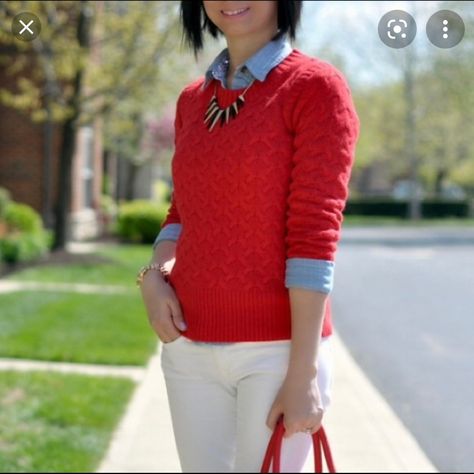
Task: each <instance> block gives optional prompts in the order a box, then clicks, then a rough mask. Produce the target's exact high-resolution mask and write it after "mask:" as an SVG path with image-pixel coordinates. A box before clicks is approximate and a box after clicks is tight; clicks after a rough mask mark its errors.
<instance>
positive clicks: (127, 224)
mask: <svg viewBox="0 0 474 474" xmlns="http://www.w3.org/2000/svg"><path fill="white" fill-rule="evenodd" d="M166 212H167V205H158V204H157V203H155V202H152V201H145V200H136V201H131V202H127V203H124V204H122V205H121V206H120V208H119V213H118V222H117V232H118V234H119V235H120V237H122V238H123V239H125V240H128V241H132V242H141V243H153V242H154V241H155V238H156V236H157V235H158V233H159V231H160V228H161V223H162V222H163V221H164V219H165V217H166Z"/></svg>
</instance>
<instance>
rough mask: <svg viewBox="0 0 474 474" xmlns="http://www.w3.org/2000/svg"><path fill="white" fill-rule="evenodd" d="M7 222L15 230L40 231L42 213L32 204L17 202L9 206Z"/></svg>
mask: <svg viewBox="0 0 474 474" xmlns="http://www.w3.org/2000/svg"><path fill="white" fill-rule="evenodd" d="M5 222H6V223H7V225H8V227H9V229H10V230H11V231H13V232H38V231H40V230H41V229H42V222H41V217H40V215H39V214H38V213H37V212H36V211H35V210H34V209H33V208H32V207H31V206H28V205H27V204H20V203H17V202H12V203H10V204H9V205H8V206H7V209H6V211H5Z"/></svg>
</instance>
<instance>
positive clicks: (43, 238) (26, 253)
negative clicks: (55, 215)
mask: <svg viewBox="0 0 474 474" xmlns="http://www.w3.org/2000/svg"><path fill="white" fill-rule="evenodd" d="M3 221H4V223H5V224H6V227H7V233H6V235H4V236H2V237H1V238H0V255H1V259H2V260H3V261H5V262H7V263H16V262H28V261H31V260H35V259H37V258H39V257H41V256H43V255H44V254H46V253H47V252H48V250H49V249H50V248H51V244H52V234H51V232H49V231H46V230H45V229H44V228H43V223H42V221H41V217H40V215H39V214H38V213H37V212H36V211H35V210H34V209H33V208H32V207H30V206H28V205H26V204H20V203H16V202H10V203H9V204H8V205H7V206H6V209H5V212H4V217H3Z"/></svg>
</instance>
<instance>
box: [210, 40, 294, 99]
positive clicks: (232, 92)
mask: <svg viewBox="0 0 474 474" xmlns="http://www.w3.org/2000/svg"><path fill="white" fill-rule="evenodd" d="M300 54H301V53H300V51H299V50H298V49H297V48H293V50H292V51H291V53H290V54H289V55H288V56H286V57H285V58H284V59H283V60H282V61H281V62H280V63H278V64H277V65H276V66H275V67H274V68H273V69H272V70H271V71H270V72H269V73H268V75H267V76H266V78H265V80H263V81H260V80H258V79H257V78H255V79H254V81H253V83H252V84H251V85H250V87H249V85H248V84H247V85H246V86H245V87H239V88H238V89H228V88H226V87H224V86H223V85H222V83H221V81H220V80H218V79H215V78H214V79H213V80H212V82H214V84H210V87H208V89H210V90H211V91H212V92H211V96H210V97H212V96H213V95H214V93H215V94H216V97H217V102H218V104H219V106H220V107H227V106H228V105H230V104H231V103H232V102H233V101H234V100H236V99H237V97H239V95H241V94H243V93H244V91H245V89H247V88H248V90H247V91H246V92H245V95H244V99H246V98H247V96H248V95H249V94H252V95H253V92H252V93H251V91H252V90H253V89H259V88H260V87H261V86H263V85H264V84H266V83H267V82H268V81H269V79H270V78H271V77H273V75H272V73H273V72H275V70H281V71H282V72H283V71H285V70H286V69H287V68H290V67H291V63H292V60H294V59H295V58H296V57H297V56H299V55H300ZM214 91H215V92H214Z"/></svg>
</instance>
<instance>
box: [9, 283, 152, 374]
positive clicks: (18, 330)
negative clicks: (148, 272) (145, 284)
mask: <svg viewBox="0 0 474 474" xmlns="http://www.w3.org/2000/svg"><path fill="white" fill-rule="evenodd" d="M0 308H1V311H0V356H2V357H18V358H28V359H40V360H51V361H69V362H82V363H97V364H127V365H128V364H130V365H143V364H145V363H146V361H147V360H148V358H149V357H150V355H151V354H152V353H153V351H154V350H155V348H156V342H157V336H156V334H155V333H154V332H153V330H152V328H151V327H150V325H149V323H148V320H147V317H146V312H145V309H144V306H143V303H142V301H141V300H140V298H139V295H138V294H137V295H113V296H110V295H95V294H94V295H82V294H76V293H55V292H33V291H31V292H30V291H28V292H26V291H25V292H15V293H9V294H4V295H0Z"/></svg>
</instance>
